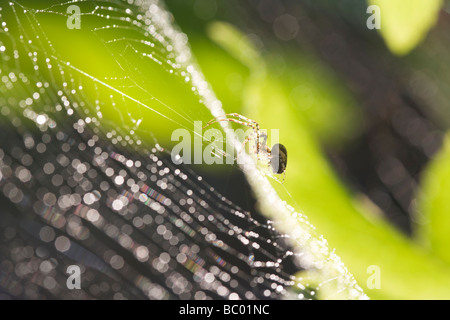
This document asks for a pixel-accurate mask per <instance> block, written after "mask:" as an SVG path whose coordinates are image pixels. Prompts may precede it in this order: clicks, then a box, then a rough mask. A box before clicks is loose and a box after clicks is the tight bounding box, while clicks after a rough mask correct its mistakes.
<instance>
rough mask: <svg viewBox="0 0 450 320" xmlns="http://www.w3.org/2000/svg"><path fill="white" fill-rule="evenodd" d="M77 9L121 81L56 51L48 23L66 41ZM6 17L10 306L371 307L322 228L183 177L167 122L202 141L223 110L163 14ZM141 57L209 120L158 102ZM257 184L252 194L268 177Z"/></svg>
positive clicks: (3, 278) (151, 10)
mask: <svg viewBox="0 0 450 320" xmlns="http://www.w3.org/2000/svg"><path fill="white" fill-rule="evenodd" d="M73 4H75V5H77V6H79V7H80V8H81V12H82V23H83V28H89V31H90V34H92V35H93V37H94V39H96V40H97V41H98V40H100V43H101V44H102V48H103V49H104V50H106V51H107V52H108V55H107V58H109V59H111V62H112V64H111V65H110V66H111V69H113V71H114V72H104V73H103V74H101V73H98V72H97V74H96V73H95V72H91V69H83V68H81V67H79V65H80V63H79V62H80V61H77V60H76V58H75V57H74V56H71V55H70V54H68V53H67V51H70V50H71V48H68V49H67V48H64V47H61V46H59V47H57V46H55V43H54V42H53V41H52V40H51V39H52V35H51V34H50V32H51V31H49V30H50V29H49V28H48V27H45V26H43V25H42V21H43V20H44V19H43V17H45V19H47V21H51V23H53V20H52V19H55V20H54V21H55V22H54V23H55V24H54V25H53V27H55V26H59V27H60V28H62V27H65V25H62V26H61V21H62V23H64V24H65V21H66V19H67V14H66V9H67V7H68V6H69V5H73ZM0 9H1V10H0V24H1V27H0V52H1V62H0V80H1V85H0V91H1V96H0V112H1V114H2V126H1V128H0V131H1V135H0V136H1V138H0V140H1V141H0V169H1V170H0V189H1V199H0V201H1V204H2V209H1V211H2V212H1V219H0V238H1V239H0V257H1V262H0V294H1V297H2V298H30V299H43V298H71V299H74V298H75V299H86V298H111V299H136V298H138V299H144V298H150V299H173V298H181V299H211V298H225V299H262V298H272V299H280V298H283V297H284V298H286V297H287V298H301V299H303V298H306V299H308V298H312V297H314V296H315V295H316V293H317V292H319V293H320V291H321V290H323V291H325V289H323V288H325V287H332V288H333V290H334V293H335V297H339V294H341V293H342V292H346V291H348V288H349V287H350V288H351V289H350V294H349V296H350V297H354V298H355V297H363V298H364V297H365V296H364V295H363V294H362V293H361V291H360V289H359V287H357V285H356V284H355V283H354V280H353V279H352V277H351V275H349V274H348V272H347V270H346V269H345V267H344V266H343V265H342V263H340V261H339V258H338V257H337V256H335V255H334V254H330V253H329V252H328V251H327V248H326V242H325V241H324V240H323V239H322V238H316V237H314V236H313V235H312V233H310V231H311V230H312V227H310V226H309V225H308V227H306V228H303V229H302V230H301V232H297V233H295V232H294V236H292V234H289V235H288V233H289V232H281V231H280V230H279V229H283V230H285V228H284V227H283V223H286V221H289V219H288V220H286V219H284V220H283V218H281V219H274V221H271V220H268V219H267V218H263V217H262V216H260V215H259V214H258V213H257V212H248V211H245V210H243V209H242V208H240V207H239V206H238V205H236V204H234V203H232V202H231V201H229V200H228V199H227V198H226V197H224V196H222V195H221V194H220V193H219V192H217V191H216V190H215V189H214V188H213V187H212V186H211V185H209V184H208V183H207V182H205V181H204V179H203V178H202V177H201V176H199V175H198V174H196V173H195V172H194V171H192V169H191V168H190V167H189V166H187V165H182V164H178V165H175V164H174V163H172V161H171V159H170V154H169V152H168V151H167V150H165V149H164V142H160V139H161V138H163V137H162V136H161V134H159V132H160V131H159V130H158V129H157V123H158V122H163V123H164V124H165V125H167V126H169V127H170V126H172V127H173V128H185V129H187V130H189V131H191V132H192V133H193V134H196V132H195V131H194V130H192V123H193V122H194V121H195V120H197V119H210V118H211V115H212V116H214V117H217V116H221V115H223V110H222V109H221V104H220V102H219V101H218V100H217V99H216V98H215V96H214V94H213V92H212V91H211V90H210V88H209V86H208V84H207V82H206V81H205V80H204V79H203V76H202V74H201V72H200V71H198V68H197V67H196V65H195V63H194V62H193V58H192V56H191V53H190V50H189V48H188V46H187V37H186V35H184V34H183V33H181V32H180V31H178V30H177V29H175V28H174V27H173V22H172V20H173V18H172V17H171V15H170V14H169V13H168V12H167V11H165V10H164V8H163V7H162V5H161V4H160V3H159V2H154V1H132V0H128V1H70V2H62V3H60V2H56V1H45V2H44V1H43V2H40V3H39V5H38V4H35V3H32V4H30V2H29V1H12V2H1V6H0ZM86 21H87V26H88V27H85V23H86ZM44 29H45V30H46V31H44ZM72 49H73V47H72ZM93 51H95V50H93ZM67 57H72V58H71V59H72V60H71V59H69V58H67ZM136 57H138V58H136ZM95 58H99V57H94V58H93V60H94V61H95ZM133 59H138V60H137V61H139V62H141V63H142V64H145V65H146V66H148V65H151V66H152V68H159V69H158V70H163V71H164V73H165V74H167V76H170V77H173V78H170V79H176V80H177V81H178V86H179V88H181V89H180V90H187V91H192V92H194V95H193V96H194V97H196V99H197V100H198V101H196V102H197V103H198V104H199V105H201V106H203V107H202V108H198V109H195V112H193V111H192V110H183V109H182V108H179V107H177V100H176V97H174V100H173V101H169V102H167V101H163V100H162V99H160V98H158V97H157V96H156V95H154V94H153V93H155V92H157V91H158V90H157V88H158V85H159V84H157V83H154V81H152V75H151V73H145V72H143V71H142V70H147V69H145V68H142V70H141V69H140V68H138V67H137V66H136V65H135V64H133V63H131V62H130V61H136V60H133ZM81 65H82V64H81ZM152 70H153V69H152ZM108 71H109V70H108ZM105 74H106V75H109V74H111V76H105ZM153 87H155V88H156V89H155V88H153ZM152 88H153V89H152ZM159 88H161V87H159ZM152 90H153V91H152ZM204 106H207V108H206V107H204ZM194 115H195V117H196V119H194V118H193V116H194ZM118 123H119V124H120V125H118ZM221 125H222V126H223V127H224V128H226V124H225V123H221ZM148 128H150V129H148ZM167 131H170V130H167ZM167 131H166V132H167ZM149 136H150V137H152V139H151V141H152V142H149V139H148V137H149ZM203 143H204V142H203ZM252 170H253V169H252V168H248V169H247V170H246V171H245V173H246V175H247V178H249V182H250V183H251V184H252V185H254V184H255V181H258V179H259V178H261V176H260V175H259V176H258V175H257V174H256V173H255V172H253V171H252ZM258 177H259V178H258ZM260 184H261V185H262V186H266V185H265V184H264V183H260ZM266 188H267V186H266ZM260 193H261V190H260V191H258V190H257V191H256V194H257V196H259V197H261V195H260ZM275 202H276V201H275ZM268 206H269V207H270V206H273V204H271V205H268ZM283 208H287V207H286V206H285V205H283ZM283 211H284V210H281V211H280V212H281V213H282V212H283ZM289 216H290V217H294V218H295V219H300V221H302V222H305V220H304V219H305V218H304V217H303V216H302V215H300V214H298V213H295V212H292V211H290V212H289ZM277 220H279V222H277ZM295 230H297V231H298V229H294V231H295ZM311 232H312V231H311ZM299 239H300V240H299ZM311 239H312V240H311ZM293 242H294V244H295V245H294V246H292V243H293ZM299 243H300V245H299ZM302 245H304V250H303V248H302ZM313 247H314V248H315V249H314V250H311V248H313ZM293 248H295V249H293ZM317 252H318V253H317ZM69 265H79V266H80V267H81V269H82V288H81V290H69V289H68V288H67V287H66V279H67V274H66V269H67V266H69ZM302 270H303V273H302V274H301V276H298V275H297V276H296V274H297V272H299V271H302ZM305 272H306V273H305ZM324 273H325V276H324ZM349 284H350V285H349ZM1 292H3V293H1ZM293 292H295V294H294V293H293Z"/></svg>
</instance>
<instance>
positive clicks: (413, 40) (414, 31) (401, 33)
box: [369, 0, 442, 55]
mask: <svg viewBox="0 0 450 320" xmlns="http://www.w3.org/2000/svg"><path fill="white" fill-rule="evenodd" d="M369 3H370V4H372V5H377V6H378V7H379V8H380V13H381V29H380V30H379V31H380V33H381V35H382V36H383V38H384V40H385V41H386V45H387V46H388V47H389V49H390V50H391V51H392V52H393V53H395V54H398V55H405V54H407V53H409V52H410V51H411V50H412V49H413V48H414V47H415V46H417V45H418V44H419V43H420V42H421V41H422V40H423V39H424V38H425V36H426V34H427V33H428V31H429V30H430V28H431V27H433V26H434V25H435V23H436V20H437V14H438V12H439V10H440V8H441V6H442V0H428V1H422V0H409V1H400V0H397V1H391V0H369Z"/></svg>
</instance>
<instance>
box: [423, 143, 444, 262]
mask: <svg viewBox="0 0 450 320" xmlns="http://www.w3.org/2000/svg"><path fill="white" fill-rule="evenodd" d="M449 194H450V136H449V135H447V136H446V139H445V141H444V145H443V147H442V150H441V151H440V152H439V153H438V154H437V155H436V156H435V158H434V159H433V160H432V161H431V163H429V165H428V167H427V168H426V170H425V172H424V173H423V177H422V184H421V188H420V192H419V196H418V205H417V206H418V216H417V224H416V233H417V237H418V238H419V240H420V241H421V242H422V243H423V244H425V245H426V246H428V247H429V248H430V250H432V251H433V253H434V254H436V255H437V256H438V257H440V258H441V259H442V260H444V261H445V262H446V263H448V264H450V247H449V242H450V232H449V230H450V215H449V212H450V202H449Z"/></svg>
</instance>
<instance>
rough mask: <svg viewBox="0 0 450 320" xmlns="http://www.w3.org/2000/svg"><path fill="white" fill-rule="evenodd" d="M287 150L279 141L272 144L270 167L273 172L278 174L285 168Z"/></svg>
mask: <svg viewBox="0 0 450 320" xmlns="http://www.w3.org/2000/svg"><path fill="white" fill-rule="evenodd" d="M286 165H287V150H286V147H285V146H283V145H282V144H281V143H276V144H274V145H273V147H272V150H271V151H270V167H271V168H272V171H273V173H276V174H280V173H283V172H284V171H285V170H286Z"/></svg>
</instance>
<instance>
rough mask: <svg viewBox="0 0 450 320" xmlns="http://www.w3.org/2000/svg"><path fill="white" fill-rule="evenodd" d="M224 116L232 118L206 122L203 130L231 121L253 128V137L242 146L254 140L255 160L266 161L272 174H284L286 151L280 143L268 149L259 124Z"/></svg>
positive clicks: (230, 115)
mask: <svg viewBox="0 0 450 320" xmlns="http://www.w3.org/2000/svg"><path fill="white" fill-rule="evenodd" d="M225 116H227V117H233V118H223V119H220V118H214V119H212V120H210V121H208V123H206V125H205V126H204V127H203V129H204V128H206V127H208V126H210V125H211V124H213V123H215V122H218V121H231V122H235V123H238V124H242V125H244V126H247V127H251V128H253V135H250V136H248V137H246V138H245V140H244V141H243V142H242V146H244V145H245V144H246V143H248V142H249V141H250V140H252V139H254V140H255V148H256V150H255V154H256V156H257V159H258V160H265V161H267V162H268V163H267V164H268V166H269V167H270V168H271V169H272V172H273V173H274V174H281V173H283V174H285V171H286V165H287V150H286V147H285V146H284V145H282V144H281V143H276V144H274V145H273V146H272V148H269V147H268V146H267V134H266V133H265V132H260V129H259V124H258V122H256V121H255V120H252V119H249V118H247V117H244V116H243V115H240V114H239V113H228V114H226V115H225ZM235 118H237V119H235ZM255 136H256V137H255Z"/></svg>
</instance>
